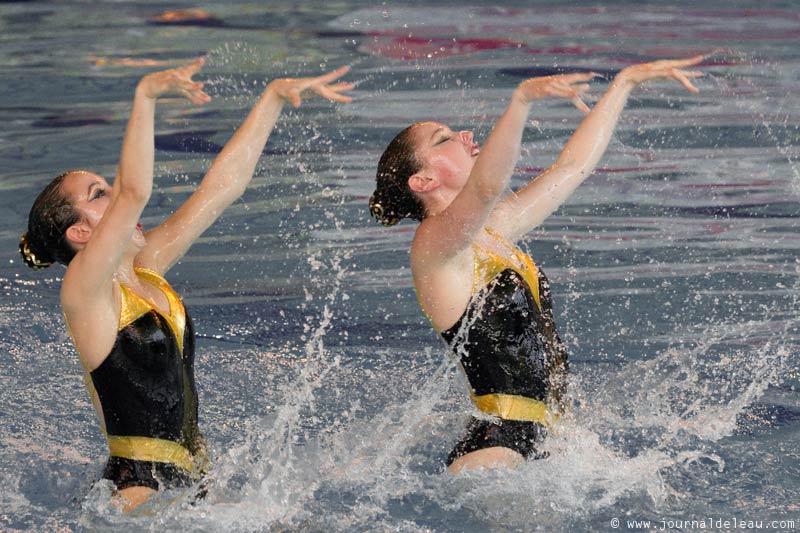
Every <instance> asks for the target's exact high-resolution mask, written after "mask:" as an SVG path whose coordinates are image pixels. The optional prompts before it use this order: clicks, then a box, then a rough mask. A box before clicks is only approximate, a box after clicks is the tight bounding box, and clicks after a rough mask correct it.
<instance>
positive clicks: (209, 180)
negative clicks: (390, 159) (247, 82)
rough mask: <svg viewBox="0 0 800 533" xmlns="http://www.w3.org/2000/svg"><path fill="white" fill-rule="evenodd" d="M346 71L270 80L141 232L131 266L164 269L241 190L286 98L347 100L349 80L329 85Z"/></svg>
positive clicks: (294, 102)
mask: <svg viewBox="0 0 800 533" xmlns="http://www.w3.org/2000/svg"><path fill="white" fill-rule="evenodd" d="M348 70H349V69H348V67H342V68H340V69H338V70H336V71H334V72H330V73H328V74H325V75H323V76H318V77H315V78H298V79H291V78H286V79H279V80H274V81H272V82H271V83H270V84H269V85H268V86H267V88H266V90H265V91H264V93H263V94H262V95H261V97H260V98H259V99H258V101H257V102H256V104H255V106H253V108H252V110H251V111H250V113H249V114H248V115H247V118H246V119H245V120H244V122H243V123H242V125H241V126H240V127H239V129H238V130H236V132H235V133H234V135H233V137H232V138H231V139H230V141H228V143H227V144H226V145H225V147H224V148H223V149H222V151H221V152H220V153H219V155H218V156H217V157H216V159H215V160H214V163H213V164H212V165H211V168H210V169H209V171H208V173H207V174H206V175H205V177H204V178H203V180H202V181H201V182H200V185H199V186H198V187H197V190H196V191H195V192H194V193H193V194H192V195H191V196H190V197H189V199H188V200H187V201H186V202H185V203H184V204H183V205H182V206H181V207H180V208H179V209H178V210H177V211H176V212H175V213H174V214H173V215H172V216H171V217H169V218H168V219H167V220H166V221H165V222H164V223H162V224H161V225H159V226H157V227H155V228H153V229H152V230H150V231H149V232H147V233H146V238H147V246H146V247H145V248H144V249H143V250H142V251H141V252H140V253H139V255H138V256H137V257H136V264H137V265H138V266H144V267H147V268H150V269H152V270H155V271H156V272H159V273H161V274H163V273H165V272H166V271H167V270H169V269H170V267H172V265H174V264H175V263H176V262H177V261H178V260H179V259H180V258H181V257H182V256H183V254H185V253H186V251H187V250H188V249H189V247H190V246H191V245H192V243H194V241H195V240H196V239H197V238H198V237H199V236H200V235H201V234H202V233H203V232H204V231H205V230H206V229H207V228H208V227H209V226H210V225H211V224H212V223H213V222H214V221H215V220H216V219H217V218H218V217H219V216H220V215H221V214H222V212H223V211H224V210H225V208H227V207H228V206H229V205H230V204H232V203H233V202H234V201H235V200H236V199H237V198H239V197H240V196H241V195H242V194H243V193H244V191H245V189H246V188H247V185H248V184H249V183H250V180H251V179H252V177H253V173H254V172H255V168H256V164H257V163H258V159H259V157H261V152H262V150H263V149H264V145H265V144H266V143H267V139H268V138H269V135H270V133H271V132H272V128H273V127H274V126H275V123H276V121H277V120H278V117H279V116H280V113H281V110H282V109H283V105H284V104H285V103H286V102H289V103H291V104H292V105H293V106H294V107H299V106H300V103H301V101H302V98H303V97H304V96H305V95H306V94H308V93H316V94H319V95H321V96H323V97H325V98H327V99H329V100H332V101H337V102H349V101H351V98H350V97H348V96H346V95H344V94H341V93H342V91H347V90H350V89H352V88H353V87H354V86H353V85H352V84H350V83H336V84H333V85H329V84H330V83H331V82H333V81H335V80H336V79H338V78H339V77H341V76H342V75H344V74H345V73H346V72H347V71H348Z"/></svg>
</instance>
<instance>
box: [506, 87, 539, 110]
mask: <svg viewBox="0 0 800 533" xmlns="http://www.w3.org/2000/svg"><path fill="white" fill-rule="evenodd" d="M533 100H534V98H530V97H529V96H528V95H527V94H526V93H525V91H524V90H523V89H522V87H517V88H516V89H514V93H513V94H512V95H511V103H510V104H518V105H523V106H526V107H530V106H531V104H532V103H533ZM510 104H509V105H510Z"/></svg>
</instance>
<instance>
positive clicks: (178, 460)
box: [106, 435, 203, 473]
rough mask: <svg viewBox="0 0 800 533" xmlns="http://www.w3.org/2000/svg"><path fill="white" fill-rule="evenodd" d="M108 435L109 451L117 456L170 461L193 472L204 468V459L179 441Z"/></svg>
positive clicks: (161, 461) (162, 461)
mask: <svg viewBox="0 0 800 533" xmlns="http://www.w3.org/2000/svg"><path fill="white" fill-rule="evenodd" d="M106 437H107V438H108V450H109V453H110V454H111V455H113V456H115V457H122V458H124V459H132V460H134V461H153V462H157V463H169V464H173V465H175V466H178V467H180V468H183V469H184V470H186V471H187V472H192V473H194V472H196V471H197V472H199V471H201V470H202V468H201V466H202V462H203V461H202V460H200V461H198V460H197V458H196V457H195V456H193V455H192V453H191V452H190V451H189V450H187V449H186V448H184V447H183V446H181V445H180V444H178V443H177V442H173V441H171V440H165V439H154V438H151V437H121V436H118V435H106Z"/></svg>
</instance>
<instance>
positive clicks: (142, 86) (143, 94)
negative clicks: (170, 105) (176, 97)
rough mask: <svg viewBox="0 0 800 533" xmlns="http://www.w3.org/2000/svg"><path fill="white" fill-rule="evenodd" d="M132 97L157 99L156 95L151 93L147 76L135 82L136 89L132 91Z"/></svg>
mask: <svg viewBox="0 0 800 533" xmlns="http://www.w3.org/2000/svg"><path fill="white" fill-rule="evenodd" d="M133 95H134V98H146V99H147V100H153V101H155V100H157V99H158V95H157V94H156V95H154V94H152V88H151V87H150V86H149V84H148V80H147V76H145V77H144V78H142V79H141V80H139V83H138V84H136V90H135V91H134V93H133Z"/></svg>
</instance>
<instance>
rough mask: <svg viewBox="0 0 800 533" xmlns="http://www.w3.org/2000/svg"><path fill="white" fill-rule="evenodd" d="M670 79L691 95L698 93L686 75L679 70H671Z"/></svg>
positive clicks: (698, 90)
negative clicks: (673, 79)
mask: <svg viewBox="0 0 800 533" xmlns="http://www.w3.org/2000/svg"><path fill="white" fill-rule="evenodd" d="M672 77H673V78H675V79H676V80H678V81H679V82H680V83H681V85H683V86H684V87H686V90H687V91H689V92H692V93H699V92H700V89H698V88H697V87H695V86H694V85H692V82H691V81H689V78H687V77H686V73H685V72H683V71H681V70H676V69H673V70H672Z"/></svg>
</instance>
